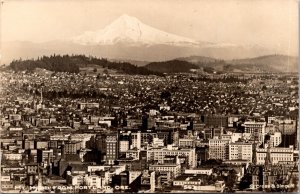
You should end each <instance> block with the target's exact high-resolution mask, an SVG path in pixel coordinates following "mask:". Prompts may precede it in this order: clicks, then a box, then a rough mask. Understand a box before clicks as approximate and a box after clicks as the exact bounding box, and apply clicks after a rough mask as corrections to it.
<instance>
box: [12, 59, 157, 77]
mask: <svg viewBox="0 0 300 194" xmlns="http://www.w3.org/2000/svg"><path fill="white" fill-rule="evenodd" d="M88 64H94V65H98V66H101V67H103V68H108V69H114V70H117V71H119V72H122V73H125V74H140V75H161V74H160V73H157V72H154V71H151V70H148V69H147V68H145V67H137V66H136V65H132V64H130V63H127V62H112V61H108V60H107V59H104V58H101V59H99V58H95V57H86V56H84V55H72V56H70V55H63V56H60V55H51V56H50V57H48V56H43V57H39V58H38V59H36V60H34V59H31V60H22V59H20V60H14V61H12V62H11V63H10V65H9V67H8V68H10V69H12V70H14V71H33V70H35V69H36V68H41V69H46V70H49V71H54V72H70V73H79V71H80V69H79V68H80V66H82V65H88Z"/></svg>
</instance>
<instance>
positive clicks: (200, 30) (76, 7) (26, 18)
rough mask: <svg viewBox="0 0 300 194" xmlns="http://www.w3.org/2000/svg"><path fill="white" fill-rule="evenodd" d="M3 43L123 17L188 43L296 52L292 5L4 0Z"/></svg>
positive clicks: (248, 0)
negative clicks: (129, 17)
mask: <svg viewBox="0 0 300 194" xmlns="http://www.w3.org/2000/svg"><path fill="white" fill-rule="evenodd" d="M4 1H5V2H4V5H3V8H2V38H3V40H4V41H12V40H28V41H36V42H43V41H49V40H55V39H64V38H69V37H72V36H76V35H80V34H81V33H83V32H84V31H89V30H98V29H102V28H103V27H105V26H106V25H108V24H109V23H111V22H112V21H113V20H114V19H116V18H118V17H119V16H120V15H122V14H128V15H131V16H134V17H137V18H138V19H140V20H141V21H142V22H143V23H145V24H148V25H150V26H152V27H155V28H158V29H161V30H164V31H167V32H170V33H174V34H177V35H181V36H185V37H188V38H192V39H196V40H201V41H209V42H225V43H234V44H258V45H261V46H266V47H269V48H273V49H278V51H286V52H287V53H288V51H290V53H291V54H294V55H295V54H296V53H298V1H297V0H118V1H117V0H99V1H96V0H72V1H71V0H4Z"/></svg>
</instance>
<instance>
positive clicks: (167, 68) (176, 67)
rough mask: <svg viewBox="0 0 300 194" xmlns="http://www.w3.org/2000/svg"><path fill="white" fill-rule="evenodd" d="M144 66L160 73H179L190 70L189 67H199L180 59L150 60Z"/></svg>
mask: <svg viewBox="0 0 300 194" xmlns="http://www.w3.org/2000/svg"><path fill="white" fill-rule="evenodd" d="M145 67H146V68H147V69H148V70H150V71H157V72H160V73H181V72H190V69H199V67H198V66H197V65H194V64H192V63H190V62H187V61H181V60H170V61H164V62H152V63H149V64H148V65H146V66H145Z"/></svg>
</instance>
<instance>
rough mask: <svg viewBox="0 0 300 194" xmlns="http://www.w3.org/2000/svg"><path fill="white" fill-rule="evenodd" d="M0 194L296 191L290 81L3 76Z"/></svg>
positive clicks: (294, 91) (273, 76)
mask: <svg viewBox="0 0 300 194" xmlns="http://www.w3.org/2000/svg"><path fill="white" fill-rule="evenodd" d="M0 79H1V84H0V86H1V91H0V92H1V93H0V97H1V98H0V106H1V107H0V111H1V114H0V116H1V121H0V122H1V188H2V191H4V192H8V191H9V192H55V193H59V192H67V193H74V192H86V193H87V192H90V193H96V192H107V193H111V192H149V193H154V192H205V193H207V192H249V191H254V192H295V191H298V176H299V172H298V158H299V147H298V135H297V128H298V122H299V121H298V111H299V94H298V75H297V74H296V73H295V74H293V73H218V74H216V73H214V72H213V73H203V72H200V73H199V72H186V73H169V74H163V75H128V74H125V73H118V72H117V73H115V72H112V71H110V70H108V69H106V70H105V71H101V72H99V70H98V69H93V70H92V71H88V72H83V71H81V72H79V73H70V72H54V71H48V70H45V69H36V70H34V71H26V70H23V71H14V70H12V69H3V70H2V71H1V72H0Z"/></svg>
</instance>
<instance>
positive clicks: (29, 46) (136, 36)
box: [2, 15, 274, 63]
mask: <svg viewBox="0 0 300 194" xmlns="http://www.w3.org/2000/svg"><path fill="white" fill-rule="evenodd" d="M203 40H205V37H203ZM203 40H201V41H200V40H199V41H198V40H192V39H190V38H187V37H182V36H178V35H175V34H171V33H168V32H164V31H162V30H159V29H156V28H153V27H151V26H148V25H146V24H144V23H142V22H141V21H140V20H139V19H137V18H135V17H132V16H128V15H122V16H120V17H119V18H117V19H116V20H114V21H112V23H110V24H109V25H107V26H106V27H104V28H103V29H100V30H97V31H89V32H85V33H83V34H81V35H78V36H75V37H71V38H69V39H67V40H56V41H49V42H44V43H34V42H21V41H16V42H3V45H2V46H3V47H2V49H3V53H5V54H3V60H2V61H5V63H9V62H11V61H12V60H13V59H19V58H20V57H21V58H23V59H26V58H37V57H39V56H41V55H51V54H54V53H56V54H85V55H93V56H97V57H105V58H110V59H130V60H138V61H166V60H172V59H175V58H179V57H189V56H206V57H213V58H217V59H224V60H230V59H242V58H251V57H257V56H262V55H270V54H274V52H273V51H272V50H270V49H267V48H265V47H262V46H259V45H237V44H232V43H211V42H205V41H203Z"/></svg>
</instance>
